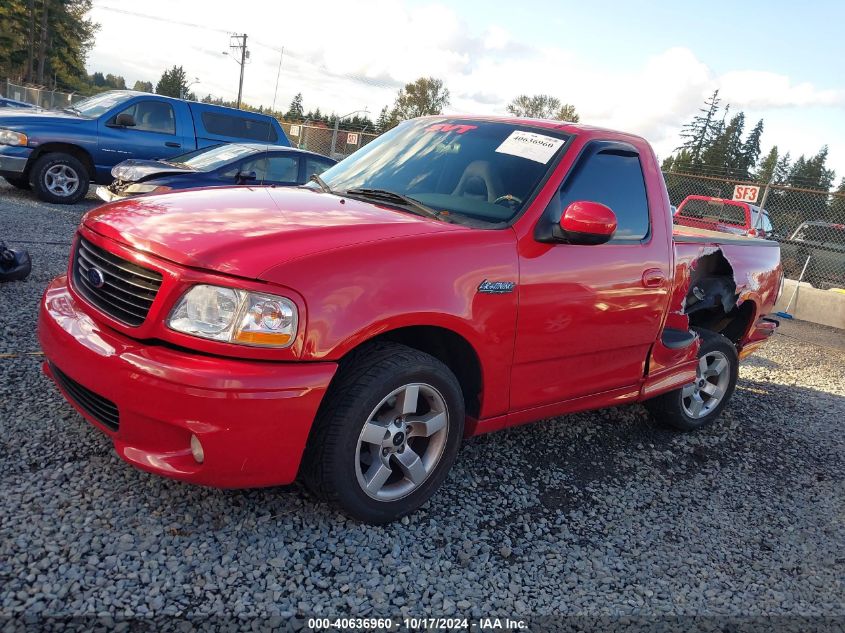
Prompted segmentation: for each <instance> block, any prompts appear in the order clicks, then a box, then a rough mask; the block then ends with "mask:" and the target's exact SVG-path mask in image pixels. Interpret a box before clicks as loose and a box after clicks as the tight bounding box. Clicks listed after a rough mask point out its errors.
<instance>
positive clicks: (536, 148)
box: [496, 130, 565, 164]
mask: <svg viewBox="0 0 845 633" xmlns="http://www.w3.org/2000/svg"><path fill="white" fill-rule="evenodd" d="M564 142H565V141H564V140H563V139H560V138H555V137H554V136H546V135H545V134H536V133H534V132H522V131H520V130H514V131H513V132H511V134H510V136H508V137H507V138H506V139H505V140H504V141H502V144H501V145H499V147H497V148H496V151H497V152H500V153H502V154H510V155H511V156H519V157H520V158H527V159H528V160H533V161H536V162H538V163H543V164H546V163H548V162H549V161H550V160H551V158H552V156H554V155H555V152H556V151H557V150H558V148H559V147H560V146H561V145H563V144H564Z"/></svg>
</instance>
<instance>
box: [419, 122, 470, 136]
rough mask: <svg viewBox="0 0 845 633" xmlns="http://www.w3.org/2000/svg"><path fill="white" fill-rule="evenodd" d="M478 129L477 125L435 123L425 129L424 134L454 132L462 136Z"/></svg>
mask: <svg viewBox="0 0 845 633" xmlns="http://www.w3.org/2000/svg"><path fill="white" fill-rule="evenodd" d="M475 129H478V126H477V125H466V124H457V123H435V124H434V125H429V126H428V127H427V128H425V131H426V132H455V133H456V134H463V133H464V132H469V131H470V130H475Z"/></svg>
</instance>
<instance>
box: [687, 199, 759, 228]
mask: <svg viewBox="0 0 845 633" xmlns="http://www.w3.org/2000/svg"><path fill="white" fill-rule="evenodd" d="M674 221H675V224H679V225H681V226H693V227H696V228H699V229H708V230H713V231H722V232H724V233H733V234H734V235H749V236H751V237H771V236H772V234H773V232H774V229H773V227H772V222H771V220H769V214H768V212H766V211H764V210H763V209H761V208H760V207H758V206H756V205H753V204H748V203H747V202H741V201H738V200H725V199H724V198H711V197H710V196H687V197H686V198H684V200H683V201H682V202H681V204H679V205H678V209H677V210H676V211H675V217H674Z"/></svg>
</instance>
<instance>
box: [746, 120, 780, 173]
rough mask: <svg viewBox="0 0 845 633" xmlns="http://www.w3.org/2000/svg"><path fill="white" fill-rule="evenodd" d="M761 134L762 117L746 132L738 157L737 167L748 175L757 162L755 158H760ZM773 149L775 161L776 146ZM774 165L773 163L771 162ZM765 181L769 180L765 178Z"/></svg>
mask: <svg viewBox="0 0 845 633" xmlns="http://www.w3.org/2000/svg"><path fill="white" fill-rule="evenodd" d="M762 136H763V119H760V120H759V121H757V125H755V126H754V128H753V129H752V130H751V132H750V133H749V134H748V138H747V139H745V143H744V144H743V145H742V157H741V159H740V164H739V165H738V167H739V169H740V170H741V171H742V172H743V173H745V175H746V176H749V175H750V173H751V170H752V169H754V166H755V165H756V164H757V159H758V158H760V138H761V137H762ZM774 149H775V161H777V147H775V148H774ZM773 166H774V163H773ZM766 182H769V181H768V180H766Z"/></svg>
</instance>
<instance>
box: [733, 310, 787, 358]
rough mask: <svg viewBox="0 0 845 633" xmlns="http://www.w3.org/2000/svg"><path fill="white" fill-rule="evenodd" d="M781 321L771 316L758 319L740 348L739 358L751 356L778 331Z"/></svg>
mask: <svg viewBox="0 0 845 633" xmlns="http://www.w3.org/2000/svg"><path fill="white" fill-rule="evenodd" d="M778 326H780V321H778V320H777V319H773V318H771V317H762V318H760V319H757V322H756V323H755V324H754V327H753V328H752V329H751V332H749V334H748V337H747V338H746V340H745V341H744V342H743V343H742V346H741V347H740V350H739V358H740V359H743V358H745V357H746V356H750V355H751V354H752V353H754V351H755V350H756V349H757V348H758V347H760V346H761V345H762V344H763V343H765V342H766V341H768V340H769V337H771V336H772V334H774V333H775V332H777V329H778Z"/></svg>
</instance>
